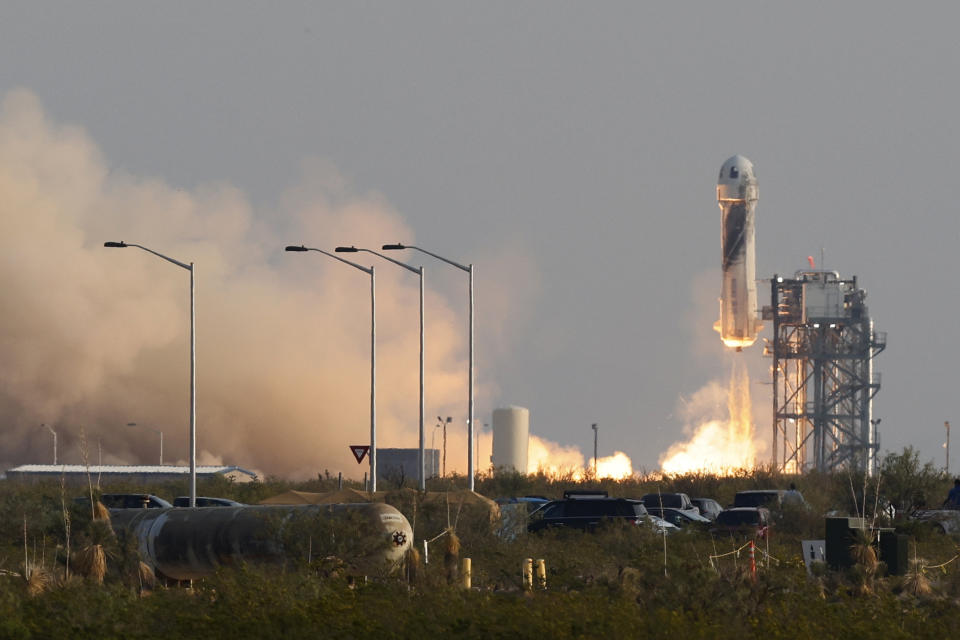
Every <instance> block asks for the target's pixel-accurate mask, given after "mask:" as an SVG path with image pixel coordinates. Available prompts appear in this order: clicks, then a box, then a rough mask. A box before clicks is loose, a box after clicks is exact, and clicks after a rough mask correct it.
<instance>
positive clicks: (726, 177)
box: [717, 154, 756, 184]
mask: <svg viewBox="0 0 960 640" xmlns="http://www.w3.org/2000/svg"><path fill="white" fill-rule="evenodd" d="M747 179H756V178H754V175H753V163H752V162H750V160H748V159H747V157H746V156H741V155H739V154H737V155H735V156H731V157H729V158H727V161H726V162H724V163H723V165H722V166H721V167H720V176H719V177H718V178H717V184H731V183H737V184H739V183H740V182H741V181H743V180H747Z"/></svg>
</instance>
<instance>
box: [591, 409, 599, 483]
mask: <svg viewBox="0 0 960 640" xmlns="http://www.w3.org/2000/svg"><path fill="white" fill-rule="evenodd" d="M590 428H591V429H593V479H594V480H596V479H597V434H598V433H599V432H600V428H599V427H598V426H597V423H596V422H594V423H593V424H592V425H590Z"/></svg>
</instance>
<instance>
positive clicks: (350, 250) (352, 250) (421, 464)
mask: <svg viewBox="0 0 960 640" xmlns="http://www.w3.org/2000/svg"><path fill="white" fill-rule="evenodd" d="M334 251H336V252H337V253H358V252H361V251H362V252H364V253H372V254H373V255H375V256H377V257H380V258H383V259H384V260H386V261H388V262H392V263H393V264H395V265H397V266H398V267H403V268H404V269H406V270H407V271H411V272H413V273H416V274H417V275H419V276H420V453H419V460H418V464H417V466H418V469H417V475H418V476H419V487H420V491H426V490H427V481H426V473H425V472H424V460H423V272H424V270H423V267H411V266H410V265H408V264H406V263H404V262H400V261H399V260H394V259H393V258H391V257H389V256H385V255H383V254H382V253H378V252H376V251H373V250H372V249H360V248H357V247H337V248H336V249H334Z"/></svg>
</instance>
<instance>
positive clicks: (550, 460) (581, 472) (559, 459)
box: [527, 435, 633, 481]
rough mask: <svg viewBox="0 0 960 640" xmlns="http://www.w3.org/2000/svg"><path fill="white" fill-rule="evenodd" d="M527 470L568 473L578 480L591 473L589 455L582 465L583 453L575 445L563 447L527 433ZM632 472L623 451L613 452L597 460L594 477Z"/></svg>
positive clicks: (609, 476)
mask: <svg viewBox="0 0 960 640" xmlns="http://www.w3.org/2000/svg"><path fill="white" fill-rule="evenodd" d="M527 451H528V453H527V473H543V474H544V475H547V476H564V477H566V476H569V478H570V479H571V480H574V481H580V480H584V479H585V478H587V477H589V476H591V475H592V474H593V458H590V459H589V460H588V461H587V463H586V464H584V458H583V454H582V453H580V450H579V449H577V448H576V447H564V446H561V445H559V444H557V443H555V442H550V441H549V440H544V439H543V438H538V437H537V436H534V435H531V436H530V442H529V445H528V449H527ZM632 475H633V464H632V463H631V461H630V458H629V457H628V456H627V454H625V453H623V452H622V451H615V452H614V454H613V455H612V456H606V457H600V458H599V459H598V460H597V477H598V478H613V479H615V480H623V479H624V478H629V477H630V476H632Z"/></svg>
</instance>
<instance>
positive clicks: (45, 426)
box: [40, 424, 57, 466]
mask: <svg viewBox="0 0 960 640" xmlns="http://www.w3.org/2000/svg"><path fill="white" fill-rule="evenodd" d="M40 426H41V427H44V428H46V430H47V431H49V432H50V433H51V434H53V466H57V432H56V431H54V430H53V427H51V426H50V425H48V424H41V425H40Z"/></svg>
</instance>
